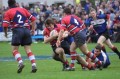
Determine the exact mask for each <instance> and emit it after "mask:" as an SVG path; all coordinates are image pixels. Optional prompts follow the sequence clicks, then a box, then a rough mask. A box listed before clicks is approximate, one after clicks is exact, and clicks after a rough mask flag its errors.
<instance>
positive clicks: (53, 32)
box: [50, 30, 58, 36]
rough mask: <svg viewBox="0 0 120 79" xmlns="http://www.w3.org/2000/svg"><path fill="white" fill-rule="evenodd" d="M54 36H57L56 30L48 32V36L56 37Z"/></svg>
mask: <svg viewBox="0 0 120 79" xmlns="http://www.w3.org/2000/svg"><path fill="white" fill-rule="evenodd" d="M56 34H58V32H57V31H56V30H52V31H51V32H50V36H54V35H56Z"/></svg>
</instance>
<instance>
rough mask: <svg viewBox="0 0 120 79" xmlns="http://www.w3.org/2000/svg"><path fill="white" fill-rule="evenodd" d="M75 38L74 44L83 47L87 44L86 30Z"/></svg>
mask: <svg viewBox="0 0 120 79" xmlns="http://www.w3.org/2000/svg"><path fill="white" fill-rule="evenodd" d="M73 37H74V42H75V44H76V45H77V47H80V46H82V45H83V44H85V42H86V29H84V30H82V31H79V32H78V33H76V34H75V35H74V36H73Z"/></svg>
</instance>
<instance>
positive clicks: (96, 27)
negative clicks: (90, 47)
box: [88, 9, 120, 59]
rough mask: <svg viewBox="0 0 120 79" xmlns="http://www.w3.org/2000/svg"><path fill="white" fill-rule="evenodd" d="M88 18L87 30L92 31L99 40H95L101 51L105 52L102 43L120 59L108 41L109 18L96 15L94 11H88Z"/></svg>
mask: <svg viewBox="0 0 120 79" xmlns="http://www.w3.org/2000/svg"><path fill="white" fill-rule="evenodd" d="M90 16H91V17H90V18H88V20H89V22H88V24H89V28H88V30H92V31H94V32H95V33H96V34H97V35H99V38H98V40H97V44H100V45H101V46H102V50H103V51H105V52H106V50H105V47H104V43H105V44H106V45H107V46H108V47H109V48H111V49H112V51H114V52H115V53H116V54H117V55H118V56H119V59H120V52H119V51H118V49H117V47H115V46H114V45H113V44H112V43H111V41H110V31H109V29H110V28H111V25H110V18H109V15H107V14H99V15H97V13H96V11H95V9H91V10H90Z"/></svg>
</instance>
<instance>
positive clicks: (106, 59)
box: [86, 45, 110, 68]
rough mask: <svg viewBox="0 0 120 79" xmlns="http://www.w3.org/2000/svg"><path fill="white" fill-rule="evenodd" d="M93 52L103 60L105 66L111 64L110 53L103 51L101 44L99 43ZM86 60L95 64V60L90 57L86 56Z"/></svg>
mask: <svg viewBox="0 0 120 79" xmlns="http://www.w3.org/2000/svg"><path fill="white" fill-rule="evenodd" d="M92 53H93V54H95V55H96V56H97V58H98V59H99V60H100V61H103V68H107V67H108V66H109V65H110V60H109V57H108V54H107V53H106V52H104V51H102V47H101V45H97V46H96V47H95V49H94V50H92ZM86 61H87V62H89V63H90V64H91V65H94V61H92V60H91V59H90V58H88V57H86Z"/></svg>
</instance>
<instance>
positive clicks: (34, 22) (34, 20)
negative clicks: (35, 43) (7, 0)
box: [23, 8, 36, 35]
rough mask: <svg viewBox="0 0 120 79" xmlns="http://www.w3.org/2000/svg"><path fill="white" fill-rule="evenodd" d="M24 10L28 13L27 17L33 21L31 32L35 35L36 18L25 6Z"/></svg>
mask: <svg viewBox="0 0 120 79" xmlns="http://www.w3.org/2000/svg"><path fill="white" fill-rule="evenodd" d="M23 10H24V11H25V13H26V16H27V18H28V19H29V20H30V21H31V23H30V24H31V34H32V35H34V33H35V29H36V18H35V17H34V16H33V15H32V14H31V13H30V12H28V11H27V10H26V9H24V8H23Z"/></svg>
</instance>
